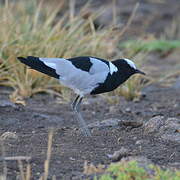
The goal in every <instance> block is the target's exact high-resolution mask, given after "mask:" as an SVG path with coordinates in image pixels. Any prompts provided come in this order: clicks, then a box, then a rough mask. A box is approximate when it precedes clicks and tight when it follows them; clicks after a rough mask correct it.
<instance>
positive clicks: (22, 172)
mask: <svg viewBox="0 0 180 180" xmlns="http://www.w3.org/2000/svg"><path fill="white" fill-rule="evenodd" d="M18 165H19V171H20V175H21V179H22V180H25V175H24V168H23V163H22V161H21V160H19V159H18Z"/></svg>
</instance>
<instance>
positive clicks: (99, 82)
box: [17, 56, 145, 136]
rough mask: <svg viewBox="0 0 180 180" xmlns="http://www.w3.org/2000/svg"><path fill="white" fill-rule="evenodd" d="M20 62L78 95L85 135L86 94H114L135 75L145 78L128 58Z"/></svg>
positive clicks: (77, 109)
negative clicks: (81, 105) (84, 107)
mask: <svg viewBox="0 0 180 180" xmlns="http://www.w3.org/2000/svg"><path fill="white" fill-rule="evenodd" d="M17 59H18V60H19V61H20V62H21V63H23V64H25V65H27V66H29V67H30V68H31V69H34V70H37V71H39V72H41V73H44V74H46V75H48V76H51V77H53V78H56V79H58V80H59V82H60V83H61V84H62V85H64V86H66V87H68V88H70V89H72V90H73V91H74V93H75V94H77V96H76V98H75V99H74V101H73V102H72V104H71V106H72V109H73V111H74V112H75V114H76V117H77V120H78V123H79V126H80V129H81V130H82V132H83V133H84V135H85V136H91V132H90V130H89V129H88V127H87V125H86V122H85V120H84V119H83V117H82V116H81V113H80V104H81V102H82V100H83V98H84V97H85V96H86V95H96V94H101V93H106V92H110V91H113V90H114V89H116V88H117V87H118V86H119V85H121V84H122V83H124V82H125V81H126V80H127V79H128V78H129V77H131V76H132V75H134V74H137V73H139V74H143V75H145V73H144V72H143V71H141V70H139V69H137V67H136V65H135V63H134V62H133V61H132V60H130V59H126V58H122V59H117V60H113V61H108V60H105V59H102V58H97V57H93V56H92V57H91V56H79V57H73V58H43V57H35V56H27V57H17Z"/></svg>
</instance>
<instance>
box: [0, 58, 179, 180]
mask: <svg viewBox="0 0 180 180" xmlns="http://www.w3.org/2000/svg"><path fill="white" fill-rule="evenodd" d="M153 59H154V58H153ZM167 66H168V63H167ZM163 68H164V67H163ZM178 85H179V80H177V81H176V82H175V83H174V84H173V85H172V86H171V87H162V86H160V85H159V84H153V85H151V86H148V87H146V88H145V89H144V93H145V97H144V98H143V99H142V100H141V101H138V102H132V101H126V100H125V99H124V98H122V97H115V98H117V99H118V101H119V103H118V104H115V105H112V104H109V103H108V102H107V101H106V100H105V98H104V97H103V96H94V97H88V99H85V100H84V103H83V104H82V114H83V117H84V119H86V122H87V123H88V124H91V123H93V122H97V121H103V120H107V119H119V120H123V121H129V120H130V121H136V122H141V121H142V122H143V123H145V122H147V121H148V120H149V119H151V118H152V117H154V116H158V115H162V116H164V117H165V118H168V117H176V118H179V116H180V108H179V107H180V87H179V86H178ZM8 94H9V90H8V89H7V88H1V94H0V101H1V103H0V104H1V105H0V114H1V116H0V134H1V135H2V134H3V133H5V132H11V133H15V134H16V137H15V138H13V137H8V136H7V138H6V139H5V141H4V147H5V153H6V156H31V158H32V159H31V161H30V163H31V165H32V167H33V174H34V175H35V177H38V176H40V173H42V172H43V163H44V160H45V159H46V151H47V140H48V132H49V129H50V128H51V127H52V128H54V137H53V146H52V158H51V162H50V177H51V176H52V175H56V176H57V179H60V178H65V179H73V177H74V179H75V178H77V179H79V178H80V177H81V176H82V172H83V165H84V162H85V161H88V162H92V163H93V164H95V165H97V164H105V165H107V164H109V163H110V162H111V160H110V159H109V158H108V154H113V153H114V151H117V150H119V149H120V148H121V147H124V148H126V149H128V151H130V152H131V154H132V155H136V156H144V157H146V158H148V159H150V160H151V161H152V162H153V163H155V164H158V165H162V166H168V167H169V166H170V167H171V166H173V164H174V165H175V167H176V168H180V167H179V166H180V143H179V142H176V141H173V140H172V141H169V140H164V139H162V138H160V137H159V136H157V135H156V134H154V135H153V134H146V133H145V131H144V128H143V126H142V127H138V128H130V127H126V126H123V125H119V126H115V127H94V128H92V129H91V132H92V137H90V138H88V137H84V136H83V135H82V134H81V132H80V130H79V129H78V124H77V122H76V119H75V118H74V115H73V112H72V110H71V108H70V105H69V104H66V103H62V104H60V103H58V101H57V99H56V98H55V97H53V96H51V95H46V94H39V95H36V96H34V97H33V98H31V99H28V100H27V106H25V107H24V106H22V105H14V104H12V103H11V102H10V101H9V99H8ZM139 142H140V143H139ZM7 167H8V174H9V177H12V179H13V177H14V176H15V174H17V172H18V171H19V167H18V166H17V162H12V161H11V162H8V163H7Z"/></svg>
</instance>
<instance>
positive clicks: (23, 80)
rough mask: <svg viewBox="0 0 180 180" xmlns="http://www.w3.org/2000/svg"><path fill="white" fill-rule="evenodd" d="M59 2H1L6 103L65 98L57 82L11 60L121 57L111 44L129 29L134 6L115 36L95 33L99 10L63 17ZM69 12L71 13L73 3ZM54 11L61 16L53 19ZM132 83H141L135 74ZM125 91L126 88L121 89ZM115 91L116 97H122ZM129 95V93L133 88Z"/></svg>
mask: <svg viewBox="0 0 180 180" xmlns="http://www.w3.org/2000/svg"><path fill="white" fill-rule="evenodd" d="M64 2H65V1H61V3H60V4H59V6H58V7H57V5H56V6H55V5H52V6H46V5H45V4H44V3H43V1H40V2H39V3H37V1H28V2H25V1H18V2H16V3H13V2H11V3H8V1H6V4H5V5H4V6H1V7H0V16H1V17H2V19H1V21H0V26H1V27H3V28H0V34H1V36H0V85H4V86H10V87H12V88H13V89H14V91H13V93H12V94H11V95H10V99H11V100H12V101H13V102H15V103H21V104H24V105H25V101H24V98H25V97H30V96H32V95H33V94H36V93H39V92H46V93H53V94H56V95H58V96H60V97H62V98H63V97H64V94H65V95H67V94H68V95H69V94H70V93H67V91H69V90H68V89H67V88H64V87H62V86H61V85H59V82H58V81H57V80H54V79H53V78H49V77H47V76H45V75H43V74H41V73H38V72H36V71H34V70H31V69H28V68H27V67H25V66H24V65H22V64H20V63H19V62H18V61H17V59H16V57H17V56H28V55H33V56H40V57H64V58H70V57H75V56H82V55H92V56H97V57H101V58H106V59H107V58H108V59H109V58H110V57H111V55H112V54H113V53H114V52H115V53H116V57H118V58H119V57H120V55H122V52H119V51H117V50H116V49H117V46H116V44H117V43H118V39H120V38H121V36H122V35H123V33H124V32H125V29H127V28H128V27H129V25H130V23H131V21H132V19H133V17H134V15H135V12H136V10H137V8H138V4H136V6H135V7H134V10H133V11H132V15H131V16H130V18H129V21H128V22H127V25H126V26H125V27H124V28H123V29H122V30H121V31H120V32H115V31H114V30H113V27H112V28H111V27H110V28H106V29H101V30H95V27H94V24H93V20H94V19H95V18H96V16H97V15H98V14H101V13H102V11H101V10H99V12H97V14H90V16H89V17H88V18H87V19H83V18H82V16H81V15H80V14H81V12H79V14H77V15H74V13H73V12H71V11H70V17H69V13H68V12H67V13H64V12H63V7H64V4H63V3H64ZM71 8H72V9H73V5H71ZM84 8H86V6H85V7H84ZM113 8H114V7H113ZM82 11H84V9H82ZM114 11H115V8H114ZM60 13H61V14H64V15H62V16H60V17H59V15H58V14H60ZM111 58H112V57H111ZM137 79H138V81H141V80H140V79H141V78H139V76H138V77H137ZM133 81H134V79H132V80H131V83H130V84H132V83H134V82H133ZM135 83H136V80H135ZM129 87H130V86H129V85H128V86H127V87H126V88H128V89H129ZM140 87H141V86H140ZM140 89H141V88H139V89H136V90H135V91H139V90H140ZM121 91H124V90H121ZM121 91H119V92H118V93H117V94H118V95H120V94H121V95H124V93H121ZM130 91H134V90H133V88H131V90H130ZM130 91H129V90H128V91H127V93H129V92H130ZM135 94H136V95H138V93H135ZM127 96H128V95H127ZM130 96H131V97H132V95H130ZM66 99H68V98H66ZM129 99H131V98H129Z"/></svg>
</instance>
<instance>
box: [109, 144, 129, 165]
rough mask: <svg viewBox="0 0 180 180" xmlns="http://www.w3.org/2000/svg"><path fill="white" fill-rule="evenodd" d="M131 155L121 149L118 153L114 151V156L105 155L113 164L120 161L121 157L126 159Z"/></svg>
mask: <svg viewBox="0 0 180 180" xmlns="http://www.w3.org/2000/svg"><path fill="white" fill-rule="evenodd" d="M130 155H132V153H131V152H130V151H129V150H128V149H126V148H124V147H122V148H121V149H120V150H119V151H115V152H114V154H112V155H111V154H107V156H108V157H109V158H110V159H111V160H112V161H113V162H116V161H120V160H121V159H122V158H123V157H127V156H130Z"/></svg>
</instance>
